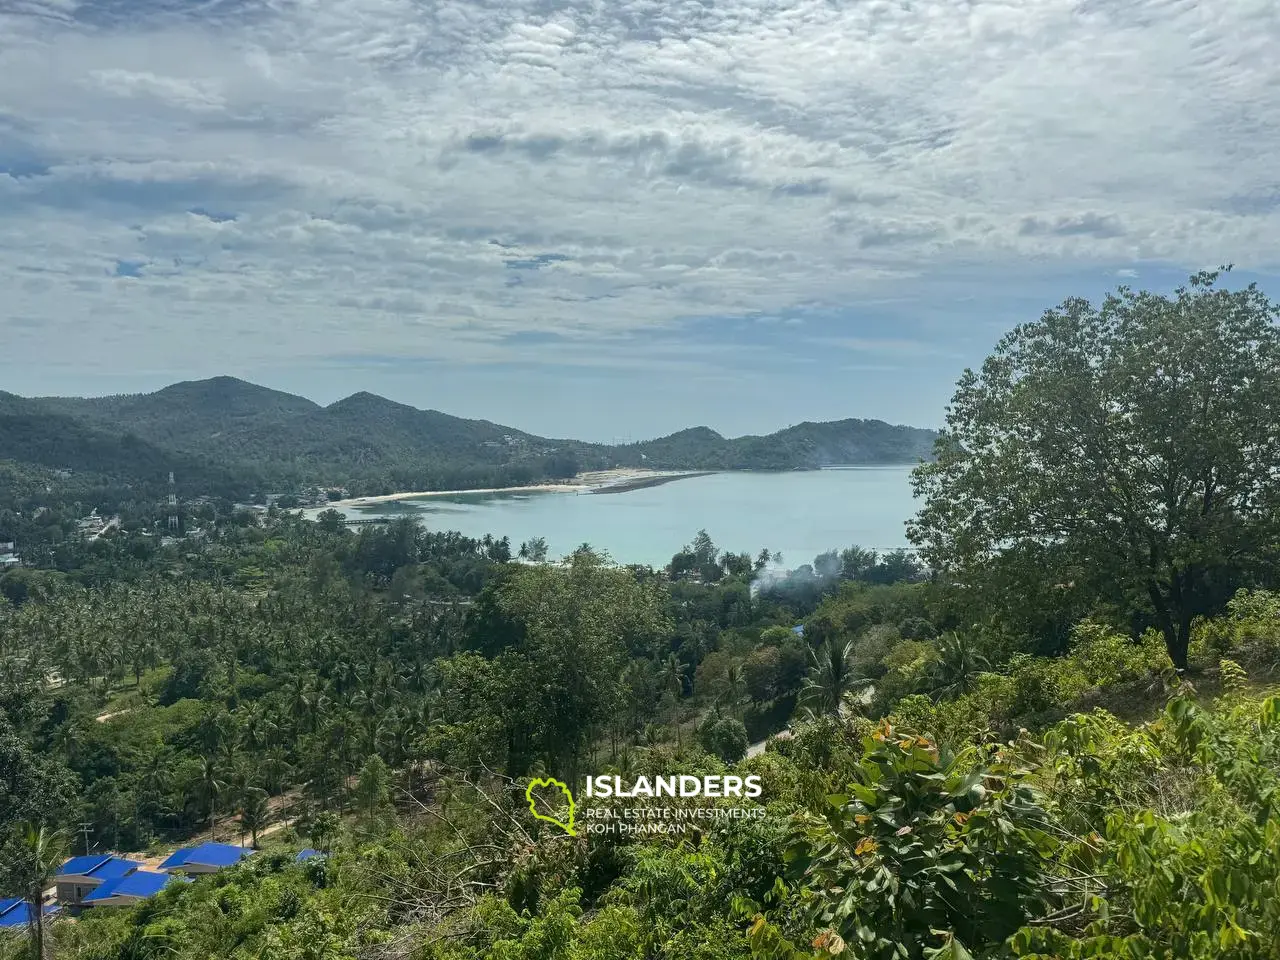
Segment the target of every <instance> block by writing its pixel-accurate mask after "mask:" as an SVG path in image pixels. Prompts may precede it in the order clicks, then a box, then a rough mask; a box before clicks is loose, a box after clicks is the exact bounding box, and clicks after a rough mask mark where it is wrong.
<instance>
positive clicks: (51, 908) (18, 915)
mask: <svg viewBox="0 0 1280 960" xmlns="http://www.w3.org/2000/svg"><path fill="white" fill-rule="evenodd" d="M43 912H44V915H45V916H46V917H47V916H49V915H50V914H54V913H57V912H58V907H57V905H56V904H52V903H46V904H45V905H44V911H43ZM30 922H31V904H30V903H28V902H27V901H26V900H24V899H22V897H6V898H5V899H3V900H0V929H12V928H13V927H25V926H26V925H27V924H28V923H30Z"/></svg>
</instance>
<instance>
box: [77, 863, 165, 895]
mask: <svg viewBox="0 0 1280 960" xmlns="http://www.w3.org/2000/svg"><path fill="white" fill-rule="evenodd" d="M173 879H174V878H173V877H171V876H169V874H167V873H153V872H152V871H150V870H135V871H134V872H133V873H131V874H129V875H128V876H127V877H120V878H118V879H116V880H108V881H107V882H106V883H104V884H103V885H102V886H100V887H98V889H97V890H95V891H93V893H91V894H89V895H88V896H87V897H85V898H84V902H85V903H95V902H97V901H100V900H110V899H111V898H112V897H138V898H139V899H144V898H146V897H153V896H155V895H156V894H157V893H159V892H160V891H161V890H163V889H164V887H165V884H167V883H168V882H169V881H171V880H173Z"/></svg>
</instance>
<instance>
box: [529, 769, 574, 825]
mask: <svg viewBox="0 0 1280 960" xmlns="http://www.w3.org/2000/svg"><path fill="white" fill-rule="evenodd" d="M539 787H559V788H560V792H561V793H563V794H564V797H565V799H566V800H567V801H569V815H568V822H567V823H566V822H565V821H564V820H561V819H559V818H558V817H552V816H549V815H547V814H545V813H539V812H538V798H537V797H535V796H534V795H533V791H534V790H536V789H538V788H539ZM524 798H525V799H526V800H528V801H529V812H530V813H531V814H533V817H534V819H535V820H542V821H544V822H546V823H554V824H555V825H556V826H557V827H559V828H560V829H561V830H563V831H564V832H565V833H567V834H568V835H569V836H571V837H576V836H577V835H578V833H577V831H576V830H574V829H573V811H574V803H573V792H572V791H570V789H569V788H568V787H567V786H565V785H564V783H562V782H561V781H559V780H556V779H555V778H554V777H542V778H539V779H537V780H530V781H529V786H527V787H525V788H524Z"/></svg>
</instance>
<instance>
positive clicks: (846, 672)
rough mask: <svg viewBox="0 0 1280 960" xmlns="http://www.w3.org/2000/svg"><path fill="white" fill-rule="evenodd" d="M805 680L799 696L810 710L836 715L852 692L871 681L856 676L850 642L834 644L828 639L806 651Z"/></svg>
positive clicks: (842, 708) (840, 711) (851, 642)
mask: <svg viewBox="0 0 1280 960" xmlns="http://www.w3.org/2000/svg"><path fill="white" fill-rule="evenodd" d="M809 655H810V669H809V679H808V681H807V682H806V683H805V686H804V690H803V691H802V698H803V700H804V702H805V706H807V707H808V708H809V709H810V710H811V711H812V712H813V713H815V714H819V715H823V714H826V715H830V716H839V715H840V714H841V713H842V712H843V710H844V708H845V705H846V703H847V701H848V700H849V698H850V697H851V696H852V695H853V693H854V691H856V690H860V689H864V688H866V687H867V686H869V685H870V684H871V681H870V680H868V679H866V678H864V677H859V676H857V674H856V673H855V672H854V669H853V641H852V640H846V641H845V642H844V643H842V644H841V643H837V642H836V640H834V639H831V640H828V641H826V642H825V643H823V644H822V645H821V646H819V647H816V648H814V649H812V650H811V651H810V654H809Z"/></svg>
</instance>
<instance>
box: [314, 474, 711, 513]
mask: <svg viewBox="0 0 1280 960" xmlns="http://www.w3.org/2000/svg"><path fill="white" fill-rule="evenodd" d="M704 473H705V471H697V472H695V471H687V470H640V469H632V468H626V467H623V468H619V469H617V470H592V471H589V472H587V473H580V474H578V475H577V476H576V477H574V478H573V479H572V480H566V481H564V482H562V483H536V484H530V485H528V486H524V487H484V488H481V489H472V490H407V491H405V492H403V493H387V494H382V495H380V496H376V497H352V498H350V499H348V500H334V501H333V502H332V503H329V504H327V505H326V506H329V507H337V508H339V509H341V508H345V507H367V506H372V505H374V504H378V503H394V502H395V501H397V500H418V499H421V498H425V497H458V496H463V495H465V494H472V493H600V492H604V491H607V490H610V489H612V488H614V487H617V488H619V490H618V492H622V491H623V490H632V489H636V488H637V487H639V486H648V485H651V484H656V483H665V482H667V481H670V480H678V479H680V478H682V477H699V476H703V475H704Z"/></svg>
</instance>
